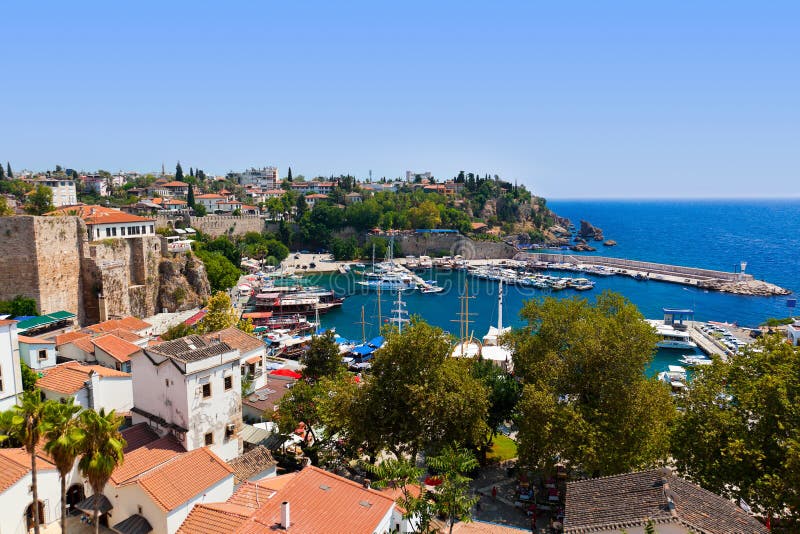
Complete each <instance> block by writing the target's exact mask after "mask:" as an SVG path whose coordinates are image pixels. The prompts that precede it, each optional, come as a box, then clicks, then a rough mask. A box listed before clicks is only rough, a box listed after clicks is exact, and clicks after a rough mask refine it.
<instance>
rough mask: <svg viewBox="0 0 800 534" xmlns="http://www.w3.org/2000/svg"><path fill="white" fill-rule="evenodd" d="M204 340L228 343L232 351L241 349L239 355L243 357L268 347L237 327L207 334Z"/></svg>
mask: <svg viewBox="0 0 800 534" xmlns="http://www.w3.org/2000/svg"><path fill="white" fill-rule="evenodd" d="M203 339H205V340H207V341H210V340H214V339H219V340H220V341H223V342H225V343H227V344H228V346H229V347H231V348H232V349H239V353H240V354H242V355H244V354H247V353H248V352H251V351H254V350H258V349H264V348H265V347H266V345H265V344H264V342H263V341H261V340H260V339H258V338H257V337H255V336H251V335H250V334H246V333H245V332H242V331H241V330H239V329H238V328H235V327H231V328H226V329H225V330H220V331H219V332H212V333H210V334H205V335H204V336H203Z"/></svg>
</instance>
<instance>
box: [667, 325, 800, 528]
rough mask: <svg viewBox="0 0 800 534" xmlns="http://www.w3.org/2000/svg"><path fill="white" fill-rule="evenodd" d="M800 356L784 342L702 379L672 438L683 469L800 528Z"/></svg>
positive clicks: (711, 369) (758, 346) (712, 368)
mask: <svg viewBox="0 0 800 534" xmlns="http://www.w3.org/2000/svg"><path fill="white" fill-rule="evenodd" d="M798 369H800V349H798V348H797V347H792V346H791V345H789V344H787V343H786V342H785V339H784V338H783V337H782V336H779V335H767V336H763V337H762V338H761V339H759V340H758V341H757V342H756V343H755V345H754V346H753V347H748V348H747V349H744V350H742V351H740V352H739V353H737V354H735V355H733V356H731V357H729V359H728V362H727V363H725V362H722V361H719V360H717V361H715V362H714V363H713V364H712V365H709V366H704V367H701V368H699V369H697V371H696V372H695V374H694V375H693V378H692V380H691V382H690V383H689V387H688V391H687V392H686V394H685V395H684V396H682V397H681V398H680V399H679V401H678V402H679V406H680V408H681V410H680V411H679V415H678V417H677V420H676V424H675V429H674V432H673V437H672V455H673V457H674V458H675V462H676V465H677V467H678V470H679V471H680V472H682V473H684V474H686V475H688V476H689V477H690V478H691V479H692V480H693V481H695V482H697V483H698V484H700V485H701V486H703V487H704V488H706V489H708V490H710V491H713V492H715V493H721V494H723V495H725V496H728V497H731V498H734V499H739V498H742V499H744V500H745V501H746V502H747V503H748V504H750V506H751V507H752V508H753V509H754V510H757V511H758V512H760V513H762V514H763V515H765V516H766V515H772V516H773V517H781V518H782V523H784V525H785V527H786V528H787V531H790V532H796V531H797V530H798V528H800V409H799V407H800V375H798V372H797V370H798Z"/></svg>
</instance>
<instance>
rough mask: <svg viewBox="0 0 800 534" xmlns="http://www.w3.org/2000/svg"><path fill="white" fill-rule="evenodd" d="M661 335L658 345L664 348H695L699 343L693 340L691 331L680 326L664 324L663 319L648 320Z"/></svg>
mask: <svg viewBox="0 0 800 534" xmlns="http://www.w3.org/2000/svg"><path fill="white" fill-rule="evenodd" d="M647 322H648V323H650V324H651V325H652V326H653V328H655V330H656V333H657V334H658V336H659V341H658V342H657V343H656V346H657V347H659V348H662V349H681V350H687V349H695V348H697V343H695V342H694V341H692V336H690V335H689V332H688V331H686V330H683V329H680V328H675V327H674V326H672V325H668V324H664V323H663V322H662V321H653V320H649V321H647Z"/></svg>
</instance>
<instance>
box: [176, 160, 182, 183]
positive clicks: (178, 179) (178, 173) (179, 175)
mask: <svg viewBox="0 0 800 534" xmlns="http://www.w3.org/2000/svg"><path fill="white" fill-rule="evenodd" d="M175 181H176V182H182V181H183V168H182V167H181V162H180V161H179V162H178V164H177V165H175Z"/></svg>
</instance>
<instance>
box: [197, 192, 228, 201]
mask: <svg viewBox="0 0 800 534" xmlns="http://www.w3.org/2000/svg"><path fill="white" fill-rule="evenodd" d="M195 198H196V199H199V198H204V199H209V200H213V199H218V198H221V199H224V198H225V197H224V196H222V195H218V194H216V193H204V194H202V195H197V196H196V197H195Z"/></svg>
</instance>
